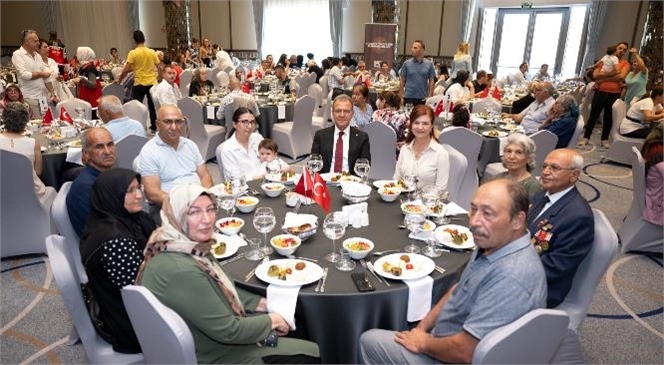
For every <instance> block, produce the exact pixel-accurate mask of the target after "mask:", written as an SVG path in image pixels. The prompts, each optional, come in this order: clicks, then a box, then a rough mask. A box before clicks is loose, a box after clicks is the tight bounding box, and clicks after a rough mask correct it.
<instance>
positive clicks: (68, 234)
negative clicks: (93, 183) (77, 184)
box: [51, 181, 88, 283]
mask: <svg viewBox="0 0 664 365" xmlns="http://www.w3.org/2000/svg"><path fill="white" fill-rule="evenodd" d="M71 184H72V182H71V181H67V182H66V183H64V184H62V186H61V187H60V191H58V195H56V197H55V200H54V201H53V205H52V206H51V216H52V217H53V221H54V222H55V226H56V227H57V228H58V233H60V235H61V236H63V237H64V241H65V243H66V244H67V248H68V249H69V250H70V251H71V255H72V258H73V261H74V271H75V272H76V275H77V276H78V278H79V280H80V282H81V283H87V282H88V274H87V273H86V272H85V268H84V267H83V261H82V259H81V251H80V249H79V246H80V244H81V238H80V237H78V234H77V233H76V231H75V230H74V226H72V225H71V220H69V212H68V211H67V194H69V189H71Z"/></svg>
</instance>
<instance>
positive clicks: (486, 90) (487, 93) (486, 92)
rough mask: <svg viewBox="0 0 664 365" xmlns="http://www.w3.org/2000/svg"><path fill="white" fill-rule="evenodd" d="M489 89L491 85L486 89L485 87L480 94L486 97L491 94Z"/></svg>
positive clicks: (481, 96)
mask: <svg viewBox="0 0 664 365" xmlns="http://www.w3.org/2000/svg"><path fill="white" fill-rule="evenodd" d="M489 89H490V87H487V88H486V89H484V91H482V94H480V98H482V99H484V98H486V97H487V96H489Z"/></svg>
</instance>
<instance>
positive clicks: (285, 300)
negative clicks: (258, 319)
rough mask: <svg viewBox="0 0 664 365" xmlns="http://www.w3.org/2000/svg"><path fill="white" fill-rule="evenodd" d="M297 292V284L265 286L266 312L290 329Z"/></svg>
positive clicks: (293, 318)
mask: <svg viewBox="0 0 664 365" xmlns="http://www.w3.org/2000/svg"><path fill="white" fill-rule="evenodd" d="M299 293H300V287H299V286H279V285H274V284H270V285H268V286H267V294H266V298H267V311H268V313H278V314H280V315H281V316H282V317H284V319H285V320H286V322H287V323H288V325H289V326H290V328H291V330H295V305H296V304H297V295H298V294H299ZM429 296H431V294H429ZM429 300H431V299H429Z"/></svg>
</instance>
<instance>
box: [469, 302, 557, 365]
mask: <svg viewBox="0 0 664 365" xmlns="http://www.w3.org/2000/svg"><path fill="white" fill-rule="evenodd" d="M568 323H569V317H568V316H567V314H566V313H565V312H563V311H560V310H555V309H543V308H538V309H533V310H532V311H530V312H528V313H526V314H524V315H523V316H521V317H520V318H519V319H517V320H516V321H514V322H512V323H510V324H507V325H505V326H502V327H500V328H497V329H495V330H493V331H491V332H489V333H488V334H487V335H486V336H484V337H483V338H482V339H481V340H480V342H479V343H478V344H477V346H476V347H475V350H474V352H473V362H472V363H473V364H550V363H552V361H551V360H552V359H553V358H554V356H555V353H556V351H557V349H558V347H559V345H560V344H561V343H562V341H563V338H564V337H565V335H566V334H567V324H568Z"/></svg>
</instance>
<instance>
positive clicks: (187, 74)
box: [153, 69, 193, 110]
mask: <svg viewBox="0 0 664 365" xmlns="http://www.w3.org/2000/svg"><path fill="white" fill-rule="evenodd" d="M192 77H193V72H192V71H191V69H186V70H184V71H182V73H181V74H180V92H181V93H182V95H183V96H184V95H189V84H191V78H192ZM153 99H154V98H153ZM155 110H157V107H156V106H155Z"/></svg>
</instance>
